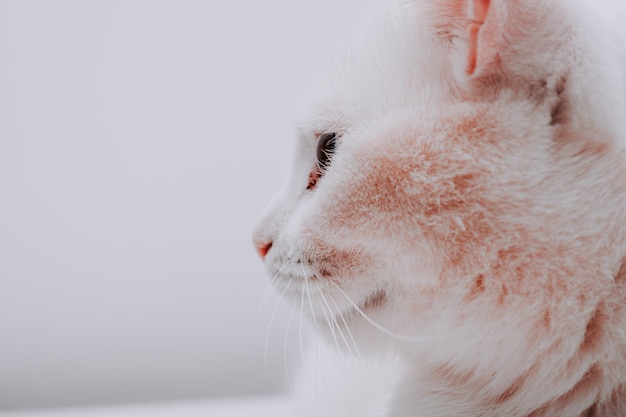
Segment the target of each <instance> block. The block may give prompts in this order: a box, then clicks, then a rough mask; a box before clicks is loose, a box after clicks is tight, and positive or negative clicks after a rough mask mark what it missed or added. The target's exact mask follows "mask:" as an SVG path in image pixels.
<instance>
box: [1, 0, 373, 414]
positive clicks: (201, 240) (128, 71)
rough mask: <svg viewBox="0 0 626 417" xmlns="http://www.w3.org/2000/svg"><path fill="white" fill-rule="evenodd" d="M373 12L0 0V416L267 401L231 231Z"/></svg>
mask: <svg viewBox="0 0 626 417" xmlns="http://www.w3.org/2000/svg"><path fill="white" fill-rule="evenodd" d="M382 3H383V1H382V0H367V1H364V0H342V1H341V2H336V1H335V0H319V1H314V2H313V1H312V2H294V1H290V0H264V1H251V0H248V1H231V2H227V1H220V2H217V1H189V0H185V1H174V0H172V1H154V0H106V1H105V0H101V1H86V0H75V1H70V0H55V1H51V0H39V1H35V0H15V1H7V0H0V410H1V409H5V410H6V409H15V408H33V407H52V406H72V405H85V404H100V403H111V402H131V401H151V400H159V401H163V400H170V399H184V398H197V397H211V396H222V395H250V394H261V393H268V392H277V391H280V390H281V389H283V388H284V386H285V380H286V375H287V373H288V372H286V369H287V368H289V367H290V365H285V358H292V357H294V356H297V355H294V352H297V351H298V347H297V342H295V341H294V340H293V339H294V337H293V336H290V337H289V338H288V340H287V343H285V333H286V328H287V324H288V318H289V315H290V309H289V308H288V307H286V306H283V305H282V304H281V305H279V306H278V310H277V313H276V319H275V320H274V323H273V325H272V329H271V331H270V332H269V337H268V338H267V339H268V341H269V343H268V349H267V360H265V359H264V356H265V355H264V350H265V343H266V335H267V334H268V324H269V321H270V320H269V318H270V316H271V312H272V311H273V308H274V305H276V301H277V297H276V296H275V295H274V294H273V293H272V294H271V295H270V297H269V300H268V302H267V304H266V307H265V308H264V309H262V311H261V314H260V316H259V318H258V319H257V312H258V310H259V306H260V305H261V299H262V298H263V294H264V293H265V290H266V288H267V286H268V280H267V277H266V276H265V274H264V272H263V268H262V265H261V262H260V261H259V260H258V259H257V257H256V254H255V253H254V251H253V249H252V245H251V243H250V231H251V229H252V227H253V225H254V224H255V222H256V219H257V218H258V217H259V216H260V214H261V212H262V210H263V208H264V207H265V205H266V204H267V203H268V201H269V200H270V198H271V196H272V194H273V193H274V192H275V191H276V190H277V189H278V187H279V185H280V183H281V182H282V181H283V179H284V176H285V174H286V172H287V170H288V167H289V165H290V156H291V152H292V137H293V132H294V111H293V109H294V108H296V107H297V106H296V105H297V104H298V96H299V94H300V91H302V90H303V89H306V86H307V80H308V79H310V77H311V76H314V75H315V73H316V72H317V71H316V70H317V69H318V68H319V67H320V66H321V65H320V63H321V60H323V59H325V57H326V56H327V55H329V54H332V51H333V49H334V45H335V44H336V42H337V40H338V39H342V38H345V37H346V35H347V34H348V33H350V32H351V31H352V30H353V28H354V27H356V26H357V25H360V24H361V23H362V21H363V19H365V17H364V16H366V15H367V9H372V8H380V7H381V5H382ZM293 333H294V331H293V330H292V334H293ZM285 346H287V352H285ZM287 362H290V360H288V361H287ZM292 362H293V361H292ZM266 368H267V370H266Z"/></svg>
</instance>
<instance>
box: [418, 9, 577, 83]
mask: <svg viewBox="0 0 626 417" xmlns="http://www.w3.org/2000/svg"><path fill="white" fill-rule="evenodd" d="M426 1H427V2H428V3H430V8H431V11H435V12H437V14H438V16H437V17H436V20H437V22H438V26H439V27H445V28H449V30H448V31H447V35H448V39H447V41H448V42H450V45H451V53H452V57H453V63H454V66H455V74H456V76H455V77H456V78H457V79H459V81H467V82H470V83H473V84H477V83H480V82H481V81H483V82H484V81H487V82H488V83H489V84H491V85H494V83H495V84H497V83H498V82H499V81H500V82H506V83H508V84H509V85H510V84H512V83H514V82H516V81H520V79H524V80H525V81H526V84H527V85H528V81H530V82H531V83H533V84H534V83H541V82H544V81H547V80H548V79H550V78H558V74H559V73H562V72H564V68H565V67H566V65H567V64H568V61H569V60H570V59H571V58H570V57H568V56H567V54H568V49H567V39H568V32H569V31H570V29H571V28H569V27H567V23H566V22H567V19H564V14H563V13H564V11H563V10H559V7H560V6H559V5H558V4H556V3H557V2H554V1H549V0H439V1H436V0H426ZM438 33H441V31H439V32H438ZM483 84H484V83H483Z"/></svg>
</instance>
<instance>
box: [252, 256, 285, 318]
mask: <svg viewBox="0 0 626 417" xmlns="http://www.w3.org/2000/svg"><path fill="white" fill-rule="evenodd" d="M286 266H287V262H285V263H284V264H283V266H281V267H280V269H279V270H278V272H276V273H275V274H274V276H273V277H272V279H271V280H270V283H269V284H268V286H267V288H266V289H265V293H264V294H263V298H262V299H261V305H259V310H258V311H257V313H256V320H257V321H259V318H260V317H261V311H263V308H265V304H266V303H267V298H268V297H269V295H270V293H271V290H272V288H273V284H274V281H276V279H277V278H278V275H280V273H281V272H282V271H283V269H285V267H286Z"/></svg>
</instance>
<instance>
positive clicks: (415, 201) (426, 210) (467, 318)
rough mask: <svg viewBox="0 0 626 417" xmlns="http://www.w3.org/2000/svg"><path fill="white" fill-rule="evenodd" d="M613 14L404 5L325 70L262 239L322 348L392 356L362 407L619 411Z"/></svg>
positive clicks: (598, 415) (620, 162)
mask: <svg viewBox="0 0 626 417" xmlns="http://www.w3.org/2000/svg"><path fill="white" fill-rule="evenodd" d="M625 21H626V2H623V1H615V0H602V1H595V0H559V1H557V0H508V1H505V0H499V1H497V0H492V1H491V2H489V1H485V0H482V1H479V0H471V1H454V0H441V1H436V0H421V1H411V2H407V3H406V4H403V5H402V6H401V7H400V10H399V11H398V12H397V13H396V14H394V15H393V16H392V17H390V18H389V21H388V23H387V24H386V25H385V26H384V27H383V28H381V29H379V31H378V32H376V33H375V35H373V36H372V38H370V39H367V40H365V41H364V42H363V43H362V44H360V46H357V47H355V48H354V50H353V51H352V52H351V53H350V54H349V55H347V56H346V57H345V58H344V59H343V60H342V62H341V64H340V65H339V66H338V68H337V69H336V72H335V74H334V75H333V76H331V77H330V80H329V82H328V84H327V86H328V88H327V89H325V90H324V91H322V92H321V98H320V99H319V101H318V102H317V104H315V105H314V106H313V108H312V115H311V117H310V118H309V119H308V120H307V121H305V122H304V123H303V126H302V128H301V133H300V137H299V145H298V155H297V161H296V163H295V164H294V169H293V172H292V177H291V181H290V182H289V185H288V186H287V187H285V189H284V190H283V193H282V195H281V197H280V198H279V199H277V200H276V202H275V204H274V205H273V206H272V207H271V208H270V210H269V211H268V214H267V215H266V217H265V218H264V220H263V221H262V222H261V224H260V225H259V227H258V229H257V231H256V232H255V242H256V244H257V246H258V248H259V251H260V252H261V254H262V256H264V258H265V262H266V265H267V267H268V269H269V271H270V273H271V275H272V276H276V279H275V280H274V281H273V282H274V285H275V286H276V287H277V289H278V291H279V292H282V293H284V297H285V298H286V299H290V300H291V301H292V302H295V303H298V305H301V306H302V311H303V312H304V313H305V314H308V315H309V316H310V318H311V321H312V322H314V323H316V324H317V325H316V327H318V329H319V331H320V332H321V333H322V334H323V335H324V336H325V337H326V338H327V339H328V340H330V341H332V342H331V343H332V344H334V343H335V342H334V341H335V340H337V345H340V346H343V349H344V350H345V351H346V352H347V353H352V354H356V350H357V349H356V347H355V345H356V346H358V348H359V349H360V351H361V352H360V353H361V354H362V357H363V358H362V361H363V362H362V363H365V364H367V363H368V361H370V360H371V357H372V356H377V355H383V356H389V357H391V358H392V359H390V361H391V363H392V364H393V366H392V368H389V367H387V365H384V366H380V365H377V367H378V371H376V370H373V371H372V372H373V373H374V374H376V373H377V372H379V371H380V370H384V371H385V372H383V373H384V374H385V377H384V378H382V377H381V379H377V377H376V376H374V377H373V378H372V379H373V380H374V381H376V380H378V382H382V385H383V386H384V388H383V387H380V389H377V388H374V390H373V391H371V392H378V393H379V394H380V401H381V402H385V403H388V406H386V407H385V410H384V411H373V412H372V413H374V414H367V413H365V412H362V411H360V409H359V407H360V406H363V405H364V404H365V403H366V401H365V400H362V401H361V402H359V399H358V395H357V394H354V395H355V398H356V399H355V400H354V401H353V404H354V407H355V408H354V409H355V410H359V411H358V413H359V414H358V415H381V416H388V417H450V416H462V417H478V416H481V417H504V416H506V417H527V416H528V417H530V416H532V417H585V416H595V417H609V416H610V417H613V416H615V417H617V416H626V161H625V156H624V152H623V149H624V148H626V30H624V26H626V25H625V24H624V23H623V22H625ZM333 134H334V135H333ZM320 142H322V143H321V144H320ZM316 144H317V145H316ZM316 146H317V147H318V149H321V151H322V153H321V154H320V153H318V154H317V157H316ZM320 147H321V148H320ZM323 151H326V152H328V153H329V154H332V155H327V156H325V155H324V154H323ZM316 158H317V163H318V164H316ZM320 159H321V160H320ZM318 165H321V167H322V168H321V169H320V168H319V167H318ZM364 316H367V318H368V319H366V318H365V317H364ZM350 351H351V352H350ZM317 360H321V359H320V358H318V359H317ZM377 360H378V359H377ZM322 380H323V378H320V379H319V381H322ZM344 380H345V381H349V380H350V379H349V378H347V379H344ZM370 388H371V387H370ZM368 389H369V388H368ZM304 390H305V391H312V389H311V388H305V389H304ZM332 391H333V392H336V393H337V395H340V396H341V395H343V394H342V392H341V389H340V388H337V389H332ZM364 392H369V391H367V389H366V390H365V391H364ZM371 392H369V394H367V396H365V397H364V398H367V399H372V397H371V395H372V394H371ZM351 395H352V394H351ZM373 402H376V401H373ZM375 408H378V405H376V406H375ZM346 410H347V411H346ZM376 413H378V414H376ZM311 415H325V416H346V417H348V416H350V417H352V416H356V415H357V414H354V413H353V412H352V411H349V405H345V404H344V405H343V406H342V407H337V408H336V409H335V410H334V411H333V410H331V411H329V410H326V411H324V412H316V411H312V412H311Z"/></svg>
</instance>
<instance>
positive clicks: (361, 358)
mask: <svg viewBox="0 0 626 417" xmlns="http://www.w3.org/2000/svg"><path fill="white" fill-rule="evenodd" d="M330 301H332V302H333V304H334V305H335V308H336V309H337V311H339V306H338V305H337V302H336V301H335V298H334V297H330ZM339 318H340V319H341V321H342V322H343V325H344V326H345V328H346V332H348V336H349V337H350V340H351V341H352V345H353V346H354V350H356V357H357V359H358V361H359V364H360V365H361V368H365V366H364V362H363V356H361V351H360V350H359V346H358V345H357V343H356V340H354V336H353V335H352V330H350V326H348V323H347V322H346V318H345V317H344V315H343V313H339ZM346 344H347V343H346ZM350 353H352V351H350Z"/></svg>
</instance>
